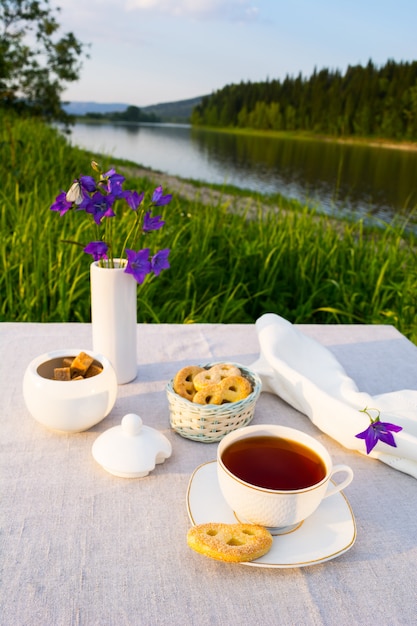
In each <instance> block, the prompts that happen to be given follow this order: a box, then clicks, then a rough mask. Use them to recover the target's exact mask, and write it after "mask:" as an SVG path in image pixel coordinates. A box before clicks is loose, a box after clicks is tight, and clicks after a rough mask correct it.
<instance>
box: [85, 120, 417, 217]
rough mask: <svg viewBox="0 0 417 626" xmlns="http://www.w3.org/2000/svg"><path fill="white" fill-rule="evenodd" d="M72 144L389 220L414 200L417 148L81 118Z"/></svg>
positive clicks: (170, 170)
mask: <svg viewBox="0 0 417 626" xmlns="http://www.w3.org/2000/svg"><path fill="white" fill-rule="evenodd" d="M73 143H76V144H78V145H80V146H81V147H85V148H87V149H90V150H93V151H95V152H99V153H100V152H104V153H107V154H111V155H113V156H115V157H119V158H125V159H129V160H132V161H135V162H136V163H138V164H141V165H143V166H145V167H150V168H152V169H155V170H159V171H163V172H166V173H168V174H172V175H177V176H181V177H184V178H191V179H196V180H201V181H204V182H209V183H217V184H224V183H226V184H231V185H234V186H236V187H239V188H246V189H251V190H255V191H259V192H262V193H281V194H283V195H284V196H287V197H293V198H296V199H297V200H300V201H302V202H309V203H310V204H315V205H318V206H319V207H320V208H321V209H322V210H324V211H326V212H328V213H336V214H349V215H361V216H363V215H365V214H370V215H373V216H376V217H378V218H382V219H385V220H390V219H391V218H392V216H393V215H394V214H398V213H402V214H406V213H407V212H408V211H409V210H410V209H412V208H413V207H414V206H415V205H416V204H417V189H416V187H415V184H414V183H415V181H416V180H417V152H412V151H410V152H409V151H405V150H390V149H386V148H377V147H369V146H360V145H359V146H358V145H347V144H337V143H333V142H325V141H312V140H299V139H297V140H293V139H277V138H273V137H258V136H252V135H234V134H228V133H221V132H214V131H205V130H201V129H192V128H190V127H189V126H187V125H177V124H156V125H152V124H142V125H129V124H126V125H117V126H114V125H110V124H105V125H89V124H76V126H75V128H74V130H73Z"/></svg>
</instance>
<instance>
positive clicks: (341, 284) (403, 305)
mask: <svg viewBox="0 0 417 626" xmlns="http://www.w3.org/2000/svg"><path fill="white" fill-rule="evenodd" d="M0 128H1V130H0V173H1V181H2V185H1V189H0V227H1V240H0V255H1V262H2V265H3V271H2V273H1V276H0V320H1V321H22V322H29V321H40V322H61V321H62V322H65V321H81V322H88V321H89V320H90V294H89V288H90V287H89V264H90V259H91V257H89V256H87V255H85V254H83V253H82V251H81V250H80V248H79V247H77V246H73V245H69V244H64V243H62V240H63V239H71V240H77V241H79V242H81V243H83V244H86V243H87V242H88V241H89V240H90V239H91V234H90V222H89V219H88V218H87V216H86V214H85V213H84V212H82V211H80V212H78V213H77V212H72V213H71V214H67V215H65V216H63V217H60V216H59V215H58V214H57V213H52V212H51V211H50V210H49V207H50V205H51V203H52V202H53V200H54V198H55V196H56V195H57V193H59V192H60V190H61V189H67V188H68V186H69V184H70V183H71V181H72V179H73V178H75V177H77V176H79V175H80V174H83V173H90V171H91V170H90V161H91V159H92V158H96V160H101V163H102V165H103V167H109V166H110V165H114V164H116V165H117V164H120V163H121V162H120V161H114V160H112V161H111V160H110V159H108V158H102V159H98V158H97V157H98V156H99V155H91V154H88V153H87V152H86V151H82V150H79V149H75V148H72V147H71V146H70V145H69V144H68V143H67V141H66V140H65V138H63V137H62V136H60V135H59V134H58V133H57V132H56V131H55V130H54V129H51V128H48V127H46V126H44V125H43V124H42V123H40V122H36V121H33V120H23V119H19V118H14V117H11V116H7V117H5V116H4V115H3V114H1V113H0ZM126 187H127V188H130V189H137V190H138V191H140V190H145V191H147V192H148V193H150V192H151V190H152V189H153V187H154V185H153V184H152V183H151V182H150V180H148V179H147V178H146V179H140V178H139V179H135V178H129V180H128V181H127V184H126ZM200 190H201V188H200V187H199V186H198V185H197V186H196V198H195V199H194V200H191V201H190V200H186V199H184V198H180V197H178V196H176V195H175V193H174V199H173V201H172V202H171V204H170V205H168V206H167V207H162V213H163V215H164V217H165V220H166V226H165V227H164V228H163V229H161V230H160V231H155V232H154V233H152V234H151V235H150V237H152V239H151V240H150V246H151V247H152V248H155V249H158V247H169V248H171V256H170V261H171V269H170V270H168V271H164V272H162V274H161V275H160V276H159V277H158V278H154V279H151V280H149V281H148V282H147V283H145V285H144V286H143V287H140V288H139V289H138V321H140V322H157V323H190V322H210V323H250V322H253V321H255V320H256V318H257V317H259V316H260V315H262V314H263V313H265V312H276V313H278V314H279V315H282V316H284V317H286V318H287V319H289V320H290V321H292V322H298V323H322V324H328V323H348V324H356V323H361V324H392V325H394V326H395V327H396V328H398V330H400V331H401V332H402V333H404V334H405V335H406V336H407V337H409V338H410V339H411V340H412V341H414V342H415V343H417V313H416V304H415V301H416V288H415V285H416V284H417V264H416V241H415V236H414V235H413V234H412V233H411V234H410V233H407V234H406V233H405V232H404V227H403V226H401V227H400V226H399V225H396V224H390V225H386V227H385V228H372V229H371V228H366V227H365V226H364V224H363V223H362V222H357V223H350V222H348V221H343V220H340V221H334V220H332V219H330V218H329V217H327V216H325V215H319V214H316V213H315V212H314V211H312V210H310V209H308V208H306V207H301V206H300V205H299V204H297V203H296V202H292V201H288V200H285V199H278V200H276V199H274V200H276V201H277V202H278V203H279V210H278V211H275V210H272V200H271V199H268V198H266V197H265V198H262V197H260V196H259V195H255V194H253V197H254V198H256V201H257V202H258V204H259V212H258V215H257V216H256V217H255V218H249V216H248V215H238V214H236V213H231V212H230V211H228V209H227V205H225V204H222V202H221V200H219V201H218V203H217V204H215V205H212V206H206V205H204V204H202V203H201V202H200V201H199V199H198V198H199V197H200V196H199V194H200ZM164 192H165V193H168V192H172V190H170V189H164ZM227 192H228V193H230V189H228V190H227ZM268 203H271V211H269V212H266V213H265V212H262V210H261V204H268ZM274 206H275V205H274ZM158 213H159V211H158ZM117 220H118V223H117V228H118V231H117V235H118V238H119V245H120V246H121V244H122V242H123V240H124V236H125V234H126V229H127V228H128V225H129V223H128V222H127V221H126V220H125V219H124V218H122V219H120V220H119V218H117Z"/></svg>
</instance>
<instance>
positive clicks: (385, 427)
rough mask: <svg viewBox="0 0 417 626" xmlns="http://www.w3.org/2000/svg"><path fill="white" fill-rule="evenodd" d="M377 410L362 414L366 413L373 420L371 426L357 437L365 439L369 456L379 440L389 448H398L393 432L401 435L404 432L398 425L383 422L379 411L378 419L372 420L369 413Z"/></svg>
mask: <svg viewBox="0 0 417 626" xmlns="http://www.w3.org/2000/svg"><path fill="white" fill-rule="evenodd" d="M372 410H377V409H366V408H365V409H363V410H362V411H361V413H366V414H367V415H368V417H369V419H370V420H371V424H370V425H369V426H368V428H367V429H366V430H364V431H363V432H361V433H359V434H357V435H355V437H357V438H358V439H364V440H365V444H366V454H369V453H370V452H371V451H372V450H373V449H374V448H375V446H376V444H377V443H378V440H380V441H382V442H383V443H386V444H388V445H389V446H393V447H394V448H396V447H397V444H396V443H395V440H394V436H393V434H392V433H393V432H394V433H399V432H400V430H402V427H401V426H397V425H396V424H390V423H389V422H381V421H380V419H379V411H378V416H377V417H376V418H374V419H373V418H372V417H371V416H370V415H369V413H368V411H372Z"/></svg>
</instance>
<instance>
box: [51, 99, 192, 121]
mask: <svg viewBox="0 0 417 626" xmlns="http://www.w3.org/2000/svg"><path fill="white" fill-rule="evenodd" d="M203 97H204V96H201V97H197V98H190V99H188V100H179V101H177V102H165V103H161V104H153V105H150V106H146V107H139V108H140V110H141V111H142V112H143V113H146V114H148V115H149V114H150V113H154V114H155V115H156V116H157V117H158V118H159V119H160V120H161V121H162V122H177V123H186V122H189V120H190V117H191V112H192V110H193V109H194V107H195V106H197V105H198V104H200V102H201V101H202V99H203ZM128 106H131V105H130V104H125V103H121V102H113V103H101V102H68V103H67V104H63V105H62V108H63V109H64V111H66V112H67V113H68V114H69V115H75V116H82V115H86V114H87V113H113V112H122V111H125V110H126V109H127V107H128Z"/></svg>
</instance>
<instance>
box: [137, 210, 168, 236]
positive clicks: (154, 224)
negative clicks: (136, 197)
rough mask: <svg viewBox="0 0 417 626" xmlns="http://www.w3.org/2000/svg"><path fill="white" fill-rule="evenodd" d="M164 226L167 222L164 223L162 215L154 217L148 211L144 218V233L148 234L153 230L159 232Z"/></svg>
mask: <svg viewBox="0 0 417 626" xmlns="http://www.w3.org/2000/svg"><path fill="white" fill-rule="evenodd" d="M164 224H165V222H164V221H162V215H156V216H155V217H152V216H151V212H150V211H147V212H146V213H145V215H144V217H143V226H142V230H143V232H145V233H148V232H149V231H151V230H159V229H160V228H162V226H163V225H164Z"/></svg>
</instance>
